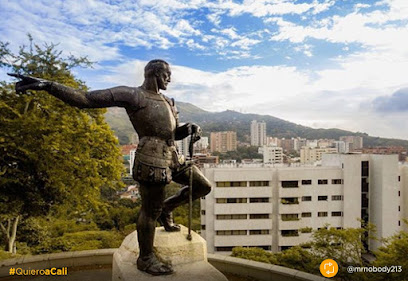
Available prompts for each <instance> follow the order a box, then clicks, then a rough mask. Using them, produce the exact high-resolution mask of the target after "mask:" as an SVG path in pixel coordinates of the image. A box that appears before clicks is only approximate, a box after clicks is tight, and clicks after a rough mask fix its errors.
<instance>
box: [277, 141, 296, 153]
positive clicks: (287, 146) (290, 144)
mask: <svg viewBox="0 0 408 281" xmlns="http://www.w3.org/2000/svg"><path fill="white" fill-rule="evenodd" d="M279 146H280V147H282V148H283V151H285V152H289V151H293V150H294V149H295V141H294V139H285V138H283V139H281V141H280V145H279Z"/></svg>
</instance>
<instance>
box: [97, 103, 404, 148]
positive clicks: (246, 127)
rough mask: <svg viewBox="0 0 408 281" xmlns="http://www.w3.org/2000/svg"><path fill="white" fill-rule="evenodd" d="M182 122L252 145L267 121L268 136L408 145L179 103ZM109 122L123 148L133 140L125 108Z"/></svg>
mask: <svg viewBox="0 0 408 281" xmlns="http://www.w3.org/2000/svg"><path fill="white" fill-rule="evenodd" d="M177 109H178V111H179V118H180V122H194V123H197V124H199V125H200V126H201V128H202V129H203V133H204V135H206V136H209V134H210V132H216V131H236V132H237V137H238V140H240V141H249V140H248V136H249V135H250V123H251V121H252V120H257V121H265V123H266V134H267V135H269V136H274V137H279V138H291V137H302V138H307V139H324V138H327V139H336V140H338V139H339V137H341V136H362V137H363V142H364V146H365V147H368V146H394V145H395V146H404V147H405V148H407V149H408V141H407V140H401V139H389V138H380V137H372V136H369V135H368V134H366V133H360V132H357V133H355V132H350V131H346V130H340V129H334V128H333V129H313V128H310V127H306V126H302V125H298V124H295V123H292V122H288V121H285V120H282V119H279V118H276V117H273V116H270V115H259V114H244V113H239V112H236V111H232V110H227V111H222V112H209V111H205V110H203V109H201V108H199V107H197V106H195V105H192V104H190V103H184V102H177ZM105 118H106V121H107V122H108V123H109V125H110V126H111V128H112V129H113V130H114V131H115V134H116V135H117V137H118V138H119V141H120V143H121V144H127V143H129V142H130V140H131V136H132V134H133V133H134V129H133V127H132V125H131V124H130V121H129V118H128V116H127V114H126V111H125V110H124V109H122V108H109V109H108V112H107V113H106V114H105Z"/></svg>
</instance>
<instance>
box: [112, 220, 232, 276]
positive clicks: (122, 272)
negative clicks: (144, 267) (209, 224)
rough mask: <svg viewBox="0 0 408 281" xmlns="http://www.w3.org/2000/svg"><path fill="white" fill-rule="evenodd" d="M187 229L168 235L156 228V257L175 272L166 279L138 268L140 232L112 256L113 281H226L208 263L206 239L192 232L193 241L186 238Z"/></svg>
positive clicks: (134, 233)
mask: <svg viewBox="0 0 408 281" xmlns="http://www.w3.org/2000/svg"><path fill="white" fill-rule="evenodd" d="M187 232H188V229H187V228H186V227H184V226H182V225H181V231H180V232H166V231H165V230H164V228H163V227H157V228H156V234H155V239H154V249H155V252H156V255H158V256H159V257H160V259H161V260H163V261H165V262H166V263H170V264H171V265H172V266H173V269H174V271H175V272H174V273H173V274H171V275H165V276H152V275H150V274H147V273H145V272H142V271H140V270H138V269H137V267H136V260H137V257H138V255H139V245H138V242H137V232H136V231H135V232H133V233H131V234H129V235H128V236H127V237H126V238H125V239H124V240H123V242H122V245H121V246H120V248H119V249H118V250H117V251H116V252H115V254H114V255H113V265H112V269H113V271H112V280H113V281H134V280H138V281H139V280H154V281H161V280H167V281H170V280H171V281H182V280H194V281H201V280H203V281H204V280H205V281H207V280H208V281H227V278H226V277H225V276H224V275H223V274H222V273H221V272H219V271H218V270H217V269H215V268H214V267H213V266H212V265H210V264H209V263H208V261H207V245H206V242H205V240H204V239H203V238H202V237H201V236H200V235H198V234H197V233H195V232H192V233H191V234H192V240H191V241H188V240H187V239H186V236H187Z"/></svg>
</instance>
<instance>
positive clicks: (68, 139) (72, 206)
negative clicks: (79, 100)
mask: <svg viewBox="0 0 408 281" xmlns="http://www.w3.org/2000/svg"><path fill="white" fill-rule="evenodd" d="M89 64H90V62H89V61H88V60H87V59H86V58H76V57H72V56H70V57H68V58H63V57H62V53H61V52H59V51H57V50H56V45H54V44H46V45H44V46H39V45H37V44H34V42H33V40H32V38H31V37H29V46H28V47H26V46H22V47H20V49H19V51H18V53H17V54H15V53H13V52H12V51H11V50H10V49H9V48H8V44H6V43H4V42H1V43H0V66H1V67H2V68H5V69H7V71H9V72H14V73H23V74H26V75H31V76H34V77H39V78H44V79H47V80H52V81H56V82H59V83H61V84H64V85H67V86H70V87H73V88H76V89H80V90H86V89H87V88H86V86H85V84H84V83H83V82H82V81H80V80H78V79H76V78H75V77H74V76H73V74H72V72H71V69H72V68H74V67H78V66H88V65H89ZM104 113H105V110H103V109H88V110H79V109H77V108H74V107H71V106H68V105H66V104H64V103H63V102H61V101H59V100H57V99H56V98H54V97H53V96H51V95H49V94H48V93H46V92H41V91H37V92H36V91H28V92H27V93H26V94H17V93H16V92H15V90H14V84H8V83H5V82H1V86H0V127H1V130H0V172H1V177H0V205H1V209H0V231H2V234H3V235H4V236H3V237H4V239H5V240H6V241H5V242H6V244H7V245H6V246H7V250H8V251H12V250H13V249H12V248H13V246H14V242H15V233H16V228H17V225H18V223H19V222H20V221H24V220H27V219H28V218H30V217H36V216H44V215H47V214H50V213H52V214H54V215H58V214H59V211H60V209H63V210H67V209H69V210H70V211H69V213H70V215H72V216H73V217H75V216H78V215H79V214H83V213H91V212H94V211H98V210H100V209H103V208H105V207H106V204H105V203H104V202H103V201H102V200H101V198H100V189H101V188H102V187H107V188H117V187H120V186H121V184H120V176H121V172H122V169H123V166H122V164H121V161H120V151H119V148H118V146H117V140H116V138H115V136H114V134H113V132H112V131H111V130H110V128H109V126H108V125H107V123H106V122H105V120H104V117H103V114H104ZM67 206H68V207H67Z"/></svg>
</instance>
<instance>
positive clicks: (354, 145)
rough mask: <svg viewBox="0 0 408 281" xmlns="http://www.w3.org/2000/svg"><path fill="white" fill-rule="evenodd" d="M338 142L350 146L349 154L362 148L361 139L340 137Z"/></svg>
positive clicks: (357, 137) (358, 137)
mask: <svg viewBox="0 0 408 281" xmlns="http://www.w3.org/2000/svg"><path fill="white" fill-rule="evenodd" d="M340 140H341V141H344V142H346V143H349V144H350V152H353V151H354V150H357V149H362V148H363V137H360V136H343V137H340Z"/></svg>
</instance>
